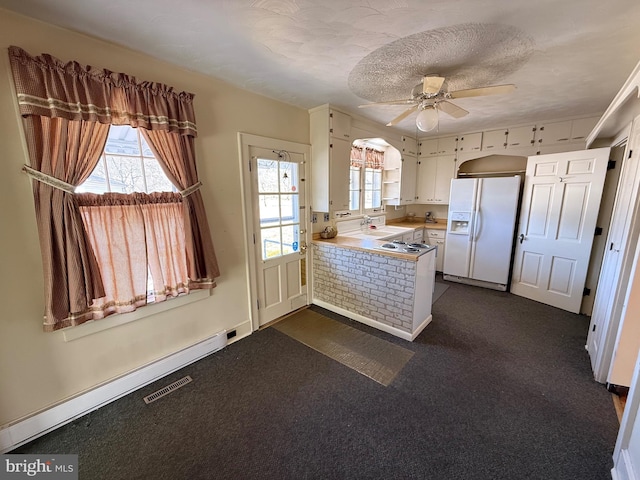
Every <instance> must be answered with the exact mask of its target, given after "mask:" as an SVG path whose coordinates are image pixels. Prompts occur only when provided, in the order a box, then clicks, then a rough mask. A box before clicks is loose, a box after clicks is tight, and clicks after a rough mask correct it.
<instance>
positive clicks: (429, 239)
mask: <svg viewBox="0 0 640 480" xmlns="http://www.w3.org/2000/svg"><path fill="white" fill-rule="evenodd" d="M446 233H447V232H446V231H445V230H436V229H430V228H426V229H425V241H426V243H428V244H429V245H435V246H437V247H438V250H437V252H436V272H442V264H443V262H444V249H445V244H446Z"/></svg>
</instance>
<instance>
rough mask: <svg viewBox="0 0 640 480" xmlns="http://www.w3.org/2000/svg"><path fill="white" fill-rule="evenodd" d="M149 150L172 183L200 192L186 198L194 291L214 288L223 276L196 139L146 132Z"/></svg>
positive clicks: (191, 279) (181, 187)
mask: <svg viewBox="0 0 640 480" xmlns="http://www.w3.org/2000/svg"><path fill="white" fill-rule="evenodd" d="M142 135H143V136H144V137H145V138H146V140H147V143H148V144H149V147H150V148H151V150H152V151H153V153H154V155H155V157H156V158H157V159H158V161H159V162H160V165H162V167H163V170H164V172H165V174H166V175H167V177H169V180H171V182H173V183H174V184H175V185H177V186H178V188H180V189H181V190H183V191H184V190H187V189H189V188H190V187H195V188H196V189H195V190H193V191H192V192H189V194H188V195H186V196H185V198H184V231H185V235H186V239H187V240H186V249H187V262H188V266H189V278H190V282H191V283H190V286H191V288H194V289H197V288H211V287H213V286H215V278H216V277H218V276H220V270H219V268H218V260H217V258H216V254H215V251H214V248H213V242H212V240H211V235H210V234H209V224H208V222H207V216H206V214H205V210H204V202H203V201H202V195H201V194H200V191H199V190H198V189H197V188H198V186H199V181H198V172H197V169H196V161H195V158H196V157H195V144H194V141H193V137H191V136H188V135H173V134H170V133H167V132H163V131H152V130H142Z"/></svg>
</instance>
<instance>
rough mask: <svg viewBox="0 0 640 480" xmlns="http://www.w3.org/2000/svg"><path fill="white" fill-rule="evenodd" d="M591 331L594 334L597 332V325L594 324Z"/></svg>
mask: <svg viewBox="0 0 640 480" xmlns="http://www.w3.org/2000/svg"><path fill="white" fill-rule="evenodd" d="M591 331H592V332H595V331H596V324H595V323H594V324H593V327H592V328H591Z"/></svg>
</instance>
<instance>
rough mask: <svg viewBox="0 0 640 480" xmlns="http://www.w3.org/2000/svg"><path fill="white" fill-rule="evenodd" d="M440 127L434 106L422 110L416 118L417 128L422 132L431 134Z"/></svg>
mask: <svg viewBox="0 0 640 480" xmlns="http://www.w3.org/2000/svg"><path fill="white" fill-rule="evenodd" d="M437 126H438V111H437V110H436V109H435V107H433V106H428V107H425V108H424V109H422V110H420V112H419V113H418V116H417V117H416V127H418V130H420V131H422V132H430V131H431V130H433V129H434V128H436V127H437Z"/></svg>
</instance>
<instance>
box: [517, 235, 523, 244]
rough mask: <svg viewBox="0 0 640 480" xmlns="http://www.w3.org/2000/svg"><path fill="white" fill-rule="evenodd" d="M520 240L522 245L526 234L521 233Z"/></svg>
mask: <svg viewBox="0 0 640 480" xmlns="http://www.w3.org/2000/svg"><path fill="white" fill-rule="evenodd" d="M518 239H519V240H520V243H522V242H523V241H524V233H521V234H520V236H519V237H518Z"/></svg>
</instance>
